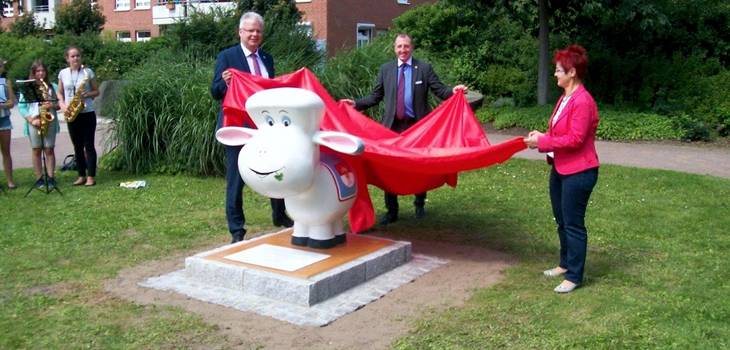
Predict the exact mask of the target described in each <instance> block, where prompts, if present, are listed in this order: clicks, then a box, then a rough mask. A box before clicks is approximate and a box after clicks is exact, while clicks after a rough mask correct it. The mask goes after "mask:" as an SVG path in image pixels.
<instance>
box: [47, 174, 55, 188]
mask: <svg viewBox="0 0 730 350" xmlns="http://www.w3.org/2000/svg"><path fill="white" fill-rule="evenodd" d="M48 187H49V188H54V187H56V178H55V177H49V178H48Z"/></svg>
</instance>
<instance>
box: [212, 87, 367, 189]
mask: <svg viewBox="0 0 730 350" xmlns="http://www.w3.org/2000/svg"><path fill="white" fill-rule="evenodd" d="M323 110H324V103H323V102H322V99H320V98H319V96H317V95H316V94H315V93H313V92H311V91H309V90H304V89H297V88H276V89H269V90H263V91H259V92H257V93H255V94H253V95H252V96H251V97H249V99H248V100H247V101H246V111H247V112H248V114H249V115H250V116H251V119H253V121H254V123H256V127H257V128H258V129H250V128H241V127H225V128H221V129H219V130H218V132H216V138H217V139H218V141H220V142H221V143H223V144H225V145H229V146H238V145H246V146H245V147H243V148H242V150H241V153H240V155H239V158H238V169H239V171H240V173H241V177H242V178H243V180H244V182H246V184H247V185H249V186H250V187H251V189H253V190H254V191H256V192H258V193H261V194H263V195H265V196H268V197H271V198H285V197H289V196H292V195H295V194H299V193H302V192H303V191H305V190H306V189H308V188H309V187H310V186H311V185H312V182H313V178H314V168H315V166H318V165H319V145H323V146H326V147H328V148H331V149H333V150H335V151H338V152H341V153H346V154H360V153H362V151H363V149H364V145H363V142H362V140H360V139H359V138H357V137H355V136H352V135H350V134H346V133H341V132H334V131H319V125H320V122H321V120H322V112H323Z"/></svg>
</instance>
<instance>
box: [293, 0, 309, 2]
mask: <svg viewBox="0 0 730 350" xmlns="http://www.w3.org/2000/svg"><path fill="white" fill-rule="evenodd" d="M294 2H297V3H299V2H312V0H296V1H294Z"/></svg>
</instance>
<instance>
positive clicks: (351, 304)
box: [139, 230, 447, 326]
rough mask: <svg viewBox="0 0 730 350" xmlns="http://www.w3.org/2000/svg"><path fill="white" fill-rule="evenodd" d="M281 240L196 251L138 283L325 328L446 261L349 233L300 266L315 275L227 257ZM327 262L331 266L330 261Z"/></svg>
mask: <svg viewBox="0 0 730 350" xmlns="http://www.w3.org/2000/svg"><path fill="white" fill-rule="evenodd" d="M286 237H288V232H287V231H286V230H285V231H281V232H277V233H272V234H269V235H265V236H262V237H259V238H256V239H254V240H250V241H244V242H241V243H238V244H237V245H228V246H224V247H220V248H217V249H213V250H210V251H207V252H203V253H200V254H196V255H195V256H192V257H188V258H187V259H186V260H185V269H184V270H179V271H174V272H171V273H168V274H165V275H162V276H158V277H152V278H149V279H147V280H145V281H143V282H141V283H139V285H141V286H143V287H148V288H154V289H160V290H167V291H174V292H177V293H181V294H184V295H187V296H190V297H192V298H195V299H199V300H202V301H206V302H210V303H215V304H219V305H224V306H228V307H232V308H235V309H238V310H241V311H251V312H255V313H257V314H260V315H265V316H270V317H273V318H275V319H278V320H282V321H286V322H290V323H293V324H296V325H302V326H324V325H327V324H329V323H331V322H333V321H334V320H336V319H337V318H339V317H341V316H344V315H346V314H348V313H350V312H353V311H355V310H357V309H359V308H361V307H363V306H364V305H366V304H368V303H370V302H372V301H374V300H377V299H379V298H381V297H382V296H383V295H385V294H387V293H388V292H389V291H391V290H393V289H395V288H397V287H399V286H400V285H403V284H405V283H408V282H411V281H413V280H414V279H416V278H417V277H419V276H421V275H423V274H425V273H426V272H428V271H430V270H432V269H434V268H437V267H438V266H441V265H443V264H446V263H447V261H446V260H442V259H437V258H433V257H428V256H423V255H414V256H411V245H410V243H409V242H399V241H391V240H385V239H382V238H377V237H367V236H351V237H348V243H347V245H349V247H342V248H341V249H338V250H335V249H327V250H315V251H317V252H320V253H326V254H329V255H331V257H330V258H327V259H325V260H324V261H323V262H322V263H321V265H322V266H321V267H319V268H317V266H309V267H307V268H302V269H300V270H307V269H309V270H312V269H314V270H315V271H316V273H315V274H313V275H308V274H305V275H301V274H297V273H296V271H294V272H290V271H283V270H282V271H277V270H276V269H272V268H270V267H264V266H256V265H251V264H244V263H240V262H238V261H233V260H227V259H225V257H230V256H232V254H231V252H245V250H246V249H254V248H256V247H259V248H261V246H262V245H269V244H275V245H276V244H278V245H286V244H288V243H282V242H286V241H287V240H286ZM363 244H370V246H371V247H374V248H372V249H371V250H370V252H365V253H362V254H364V255H362V254H359V255H358V254H357V253H356V254H353V250H354V251H355V252H358V251H362V249H361V247H362V245H363ZM353 248H356V249H353ZM304 249H307V248H304ZM308 250H311V249H308ZM272 259H276V257H272ZM327 260H332V261H337V263H336V264H328V263H327V262H326V261H327ZM314 265H316V264H314Z"/></svg>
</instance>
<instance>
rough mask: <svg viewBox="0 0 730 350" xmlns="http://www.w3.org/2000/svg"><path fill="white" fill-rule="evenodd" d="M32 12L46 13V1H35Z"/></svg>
mask: <svg viewBox="0 0 730 350" xmlns="http://www.w3.org/2000/svg"><path fill="white" fill-rule="evenodd" d="M33 11H35V12H48V0H36V2H35V7H34V8H33Z"/></svg>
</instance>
